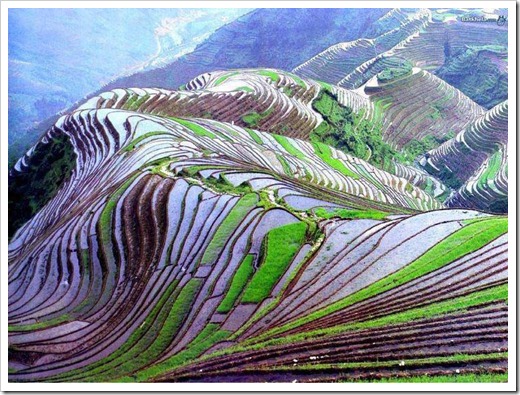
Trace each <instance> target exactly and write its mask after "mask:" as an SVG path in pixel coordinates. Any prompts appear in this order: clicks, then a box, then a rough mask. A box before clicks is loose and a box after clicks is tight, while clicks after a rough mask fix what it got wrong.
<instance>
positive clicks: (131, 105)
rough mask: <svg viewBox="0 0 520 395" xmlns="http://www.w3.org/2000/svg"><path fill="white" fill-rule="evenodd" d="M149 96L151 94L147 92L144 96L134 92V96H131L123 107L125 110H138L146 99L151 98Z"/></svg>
mask: <svg viewBox="0 0 520 395" xmlns="http://www.w3.org/2000/svg"><path fill="white" fill-rule="evenodd" d="M149 97H150V95H149V94H145V95H144V96H139V95H137V94H133V95H132V97H130V99H128V100H127V101H126V103H125V104H124V105H123V108H124V109H125V110H130V111H136V110H138V109H139V107H141V105H142V104H143V103H144V102H145V101H147V100H148V99H149Z"/></svg>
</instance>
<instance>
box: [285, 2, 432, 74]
mask: <svg viewBox="0 0 520 395" xmlns="http://www.w3.org/2000/svg"><path fill="white" fill-rule="evenodd" d="M430 14H431V12H430V11H429V10H417V12H415V13H412V14H404V13H403V12H402V11H399V10H397V12H394V13H393V15H394V16H395V15H401V18H402V19H401V20H399V21H397V20H396V21H395V22H394V23H395V25H396V26H392V28H391V30H388V31H385V32H383V33H382V34H381V35H378V36H376V37H375V38H360V39H357V40H355V41H350V42H343V43H339V44H336V45H333V46H331V47H330V48H327V49H326V50H325V51H323V52H321V53H319V54H318V55H316V56H314V57H312V58H311V59H309V60H307V61H306V62H305V63H303V64H301V65H299V66H298V67H296V68H295V69H294V70H293V72H294V73H296V74H298V75H300V76H302V77H304V78H313V79H319V80H322V81H325V82H328V83H332V84H338V83H339V82H340V81H341V80H342V79H343V78H344V77H345V75H347V74H349V73H350V72H352V71H353V70H354V69H355V68H356V67H358V66H360V65H361V64H363V63H365V62H367V61H368V60H370V59H373V58H374V57H376V56H378V55H379V54H381V53H384V52H386V51H388V50H390V49H391V48H393V47H394V46H396V45H397V44H399V43H401V42H402V41H403V40H406V39H407V38H408V37H410V36H413V35H416V34H418V33H419V32H420V31H421V29H422V28H424V26H425V25H426V24H427V23H428V19H429V18H430ZM385 19H386V18H385ZM376 31H377V29H376Z"/></svg>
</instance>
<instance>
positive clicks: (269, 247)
mask: <svg viewBox="0 0 520 395" xmlns="http://www.w3.org/2000/svg"><path fill="white" fill-rule="evenodd" d="M306 232H307V224H306V223H305V222H297V223H294V224H289V225H285V226H281V227H279V228H275V229H272V230H271V231H269V233H268V234H267V236H266V239H265V250H266V252H265V259H264V261H263V262H262V264H261V265H260V267H259V268H258V270H257V272H256V273H255V274H254V276H253V278H252V279H251V282H250V283H249V285H248V286H247V288H246V289H245V291H244V295H243V296H242V303H259V302H261V301H262V300H264V299H265V298H267V297H268V296H269V294H270V293H271V290H272V289H273V287H274V285H275V284H276V283H277V282H278V280H279V279H280V277H281V276H282V274H283V273H285V271H286V270H287V267H288V266H289V264H290V263H291V262H292V260H293V259H294V257H295V256H296V254H297V253H298V251H299V250H300V249H301V247H302V245H303V243H304V241H305V234H306Z"/></svg>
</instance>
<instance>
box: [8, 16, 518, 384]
mask: <svg viewBox="0 0 520 395" xmlns="http://www.w3.org/2000/svg"><path fill="white" fill-rule="evenodd" d="M122 10H123V9H122ZM273 12H274V11H273ZM273 12H267V11H265V10H264V11H262V12H256V11H255V12H252V13H250V14H247V15H245V16H243V17H241V18H240V19H238V20H237V21H234V22H233V23H231V24H229V25H226V27H224V28H222V29H221V30H219V31H217V32H215V33H214V34H213V35H211V37H210V40H209V41H205V42H204V43H203V44H201V46H200V47H198V49H197V50H195V51H194V52H193V53H192V54H188V55H186V56H184V57H182V58H180V59H178V60H176V61H175V62H173V63H172V64H170V65H168V66H167V67H165V68H164V69H161V70H160V72H159V71H157V73H155V74H153V78H152V75H148V77H149V78H152V80H149V79H146V78H145V79H144V80H143V81H144V82H149V81H152V82H153V83H150V84H148V83H139V82H140V81H139V78H138V76H137V75H133V76H131V77H128V79H125V80H124V81H127V82H132V83H131V84H128V85H124V86H110V87H109V88H108V89H106V90H105V91H102V92H98V93H96V94H93V95H91V96H90V97H89V98H85V99H84V100H82V101H81V102H80V103H79V104H78V105H77V106H75V108H73V109H70V111H67V112H66V113H65V114H63V115H61V116H60V117H59V118H58V119H57V120H56V121H55V122H53V123H52V126H50V127H49V128H48V129H47V130H46V131H45V133H44V134H43V135H41V137H40V138H39V139H38V141H37V142H36V144H34V145H33V146H32V148H30V149H29V150H28V151H27V152H26V153H25V155H23V156H22V157H20V158H19V159H18V160H17V161H16V162H15V164H14V165H13V166H12V167H11V168H10V169H9V179H8V193H9V200H8V207H7V210H8V212H7V214H8V218H9V224H8V237H9V244H8V251H7V253H6V258H7V262H8V265H7V266H8V267H7V268H5V269H6V273H7V276H6V280H5V281H6V282H8V300H7V301H6V302H7V303H6V305H7V308H8V328H7V329H8V331H7V332H8V333H7V337H8V350H7V352H8V379H9V383H13V385H15V386H16V385H19V384H20V383H21V384H28V383H33V384H35V385H38V383H55V384H57V383H108V382H112V383H150V384H152V383H155V384H156V387H157V383H205V382H211V383H229V382H241V383H265V382H277V383H278V382H287V383H324V382H326V383H337V384H340V383H344V384H345V387H341V388H347V389H348V388H349V387H348V385H346V383H367V382H382V383H385V382H405V383H409V382H410V383H411V382H419V383H434V382H470V383H480V382H491V383H505V382H509V383H511V377H510V376H509V369H508V368H509V363H508V360H509V353H508V351H509V348H508V347H509V339H508V330H509V328H508V318H509V307H510V304H509V303H508V298H509V286H508V258H509V249H508V237H509V232H508V228H509V219H508V168H509V166H508V165H509V154H508V147H509V146H510V145H511V144H510V142H509V140H508V127H509V126H510V125H509V119H508V99H507V72H508V68H507V28H508V27H507V24H506V25H505V26H503V25H499V24H497V23H479V24H477V23H473V24H472V23H463V22H461V19H460V18H461V17H462V16H463V17H469V16H475V17H480V16H482V15H484V16H485V15H488V16H489V15H502V10H480V9H479V10H472V9H457V10H453V9H388V10H375V11H374V12H373V13H369V14H366V15H363V18H361V14H360V13H361V11H359V10H357V11H352V12H351V13H348V14H349V15H353V16H359V17H360V19H359V20H357V21H355V23H354V22H353V24H352V28H351V30H349V31H346V32H344V33H342V34H340V33H339V32H338V31H335V30H334V29H333V27H332V26H328V27H327V29H325V30H324V35H325V36H324V37H323V38H322V39H321V40H318V41H317V42H315V43H314V44H313V45H311V46H309V47H305V50H303V49H302V51H303V52H302V54H299V55H298V56H296V55H294V51H295V48H296V49H297V48H298V46H297V44H294V45H293V46H292V49H291V51H290V52H288V56H289V55H290V57H291V58H290V59H274V58H276V56H281V55H279V52H280V51H282V49H283V48H285V47H286V46H290V45H289V44H290V43H292V42H295V43H297V42H298V34H297V33H298V32H301V30H302V29H304V27H303V26H302V25H301V24H297V23H296V22H295V24H296V25H297V27H294V26H292V24H290V25H288V26H286V28H284V29H282V28H280V27H279V28H277V29H276V31H277V32H280V31H281V30H283V31H284V32H286V33H287V34H286V37H285V36H284V37H283V38H284V39H286V40H287V42H286V43H284V44H283V45H282V44H276V45H274V44H273V45H274V47H273V48H274V49H273V53H272V54H271V55H269V56H272V57H273V59H271V58H264V57H263V56H264V55H262V54H263V52H262V51H261V48H264V46H266V47H269V45H271V44H272V43H271V38H270V37H271V35H269V34H267V33H266V30H268V27H269V26H273V25H274V24H276V23H277V22H279V21H282V22H283V21H286V20H288V18H289V16H291V15H293V16H298V15H299V16H301V17H302V21H305V20H308V18H309V15H310V14H311V13H312V12H311V11H309V9H306V10H305V12H304V11H302V10H299V11H298V12H297V13H294V12H293V14H291V9H286V10H283V12H282V11H281V12H280V15H278V16H277V18H274V17H273ZM316 12H317V14H316V15H317V17H320V18H324V17H325V16H326V14H327V11H326V9H323V10H320V11H319V12H318V11H316ZM330 12H331V14H330V18H331V20H332V21H336V22H337V23H339V22H338V21H339V20H342V19H341V15H343V14H342V12H340V11H338V10H335V11H334V12H332V11H330ZM269 15H271V16H269ZM266 18H267V19H269V18H271V19H269V21H268V22H269V23H268V22H267V19H266ZM263 19H266V20H265V21H264V22H265V24H263V25H262V26H261V27H258V26H257V29H259V30H260V31H262V32H264V33H263V34H262V35H259V36H255V33H254V31H253V30H248V29H246V28H247V27H248V26H249V25H250V24H252V25H253V26H256V25H255V24H254V23H253V22H252V21H256V23H257V24H258V23H261V22H262V21H263ZM302 23H303V22H302ZM460 25H463V26H460ZM475 25H477V26H475ZM313 26H314V25H313ZM239 27H241V28H242V29H240V28H239ZM340 27H341V28H344V29H347V28H348V26H346V25H345V22H344V21H343V22H342V24H340V25H338V26H337V29H339V28H340ZM466 27H467V29H466V30H464V29H463V28H466ZM477 27H480V30H479V29H477ZM309 29H311V27H309ZM312 29H314V27H312ZM312 29H311V30H312ZM316 34H317V33H316V31H314V30H312V31H310V32H308V35H309V36H313V35H316ZM244 35H246V36H248V39H247V40H245V39H244ZM219 37H220V38H219ZM233 37H235V38H234V39H233ZM246 38H247V37H246ZM281 38H282V37H277V39H278V40H280V39H281ZM233 40H235V41H233ZM244 40H245V41H244ZM230 42H233V45H231V44H230V47H229V48H227V49H226V50H223V49H222V50H220V49H219V48H221V47H223V46H225V45H226V43H228V44H229V43H230ZM251 42H255V43H258V42H260V43H262V45H261V46H260V47H258V48H257V49H258V53H255V57H254V59H253V58H252V59H251V60H250V63H251V64H250V63H249V60H248V61H247V62H246V61H245V60H244V59H245V58H244V57H246V56H247V54H250V53H253V52H254V48H253V47H249V46H247V45H246V44H247V43H251ZM331 43H334V44H331ZM325 44H326V45H325ZM330 45H332V46H330ZM246 47H247V48H246ZM327 47H329V48H328V49H326V48H327ZM200 48H203V49H204V48H205V49H206V50H207V51H206V52H205V51H202V50H201V49H200ZM255 48H256V47H255ZM302 48H303V47H302ZM309 48H311V49H312V51H311V49H309ZM241 49H243V50H244V52H243V53H242V52H240V50H241ZM308 52H312V53H308ZM277 54H278V55H277ZM231 55H233V57H231ZM304 55H305V58H304ZM228 56H229V57H230V58H229V62H227V63H226V61H225V60H226V57H228ZM190 59H191V60H193V62H194V65H193V67H192V65H191V63H190V62H191V60H190ZM197 59H198V60H199V61H197ZM200 59H203V61H200ZM204 59H205V60H204ZM266 59H267V60H269V61H272V62H273V63H277V64H278V65H279V66H276V65H274V66H269V64H270V62H268V61H267V60H266ZM294 59H299V60H298V62H297V63H299V64H300V66H297V67H296V68H294V67H295V64H296V62H295V61H294ZM303 59H306V60H303ZM244 62H245V63H247V64H245V63H244ZM472 62H473V63H472ZM243 63H244V64H243ZM470 63H471V64H474V65H475V67H474V70H476V72H479V73H480V72H482V73H481V74H482V75H478V76H477V75H473V76H471V77H470V76H469V72H468V70H470V69H471V66H470ZM215 64H217V65H222V67H215V68H214V69H210V66H212V65H215ZM477 66H478V67H477ZM291 68H294V69H293V70H292V71H289V69H291ZM176 70H177V71H178V74H177V75H174V74H173V73H175V72H176ZM166 72H168V73H170V72H171V73H172V75H171V76H170V77H168V78H166V79H165V80H164V84H162V83H161V79H160V78H159V77H160V76H164V75H165V74H164V73H166ZM483 74H485V75H483ZM143 75H144V74H143ZM183 76H184V77H186V76H189V79H188V78H186V79H185V80H183V82H180V83H179V84H178V85H179V86H177V87H173V86H171V84H172V81H177V80H178V79H180V78H181V77H182V78H184V77H183ZM504 76H505V77H504ZM148 77H147V78H148ZM486 78H487V80H486ZM484 80H486V81H487V82H488V83H487V84H484V83H483V84H482V85H481V86H482V90H480V91H479V90H476V89H474V88H471V86H472V84H474V83H482V82H483V81H484ZM121 81H123V80H121ZM143 81H141V82H143ZM133 82H135V84H134V83H133ZM504 91H505V92H506V93H505V96H504ZM6 287H7V284H6ZM6 326H7V324H6ZM152 387H153V386H152ZM78 388H81V387H78ZM172 388H173V390H176V389H178V388H179V387H176V386H175V385H174V384H172ZM193 388H195V387H193ZM259 388H260V387H259ZM295 388H296V387H295ZM299 388H304V387H299ZM299 388H298V389H299ZM338 388H339V386H338Z"/></svg>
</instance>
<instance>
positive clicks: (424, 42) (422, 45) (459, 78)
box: [293, 9, 507, 108]
mask: <svg viewBox="0 0 520 395" xmlns="http://www.w3.org/2000/svg"><path fill="white" fill-rule="evenodd" d="M497 12H499V15H505V16H507V12H505V13H504V12H503V11H502V10H499V11H497ZM387 15H388V16H385V17H383V18H381V20H380V21H384V20H387V19H388V20H389V21H390V20H391V21H393V25H392V27H393V29H390V30H386V31H385V30H381V29H378V28H377V25H376V24H374V25H373V26H374V27H373V29H372V31H369V34H374V36H373V37H368V36H364V37H362V38H360V39H357V40H354V41H350V42H342V43H338V44H335V45H333V46H331V47H330V48H328V49H326V50H325V51H323V52H321V53H319V54H318V55H316V56H314V57H312V58H310V59H309V60H307V61H306V62H304V63H302V64H301V65H299V66H297V67H296V68H295V69H294V70H293V72H295V73H296V74H298V75H300V76H302V77H309V78H315V79H321V80H323V81H325V82H329V83H334V84H338V85H339V86H342V87H344V88H347V89H356V88H359V87H360V86H361V85H363V84H364V83H365V82H367V81H368V80H369V79H371V78H372V77H374V76H375V75H376V74H377V73H379V72H381V71H383V70H384V69H385V68H388V67H393V65H395V64H398V63H401V62H403V61H408V62H411V63H412V65H413V66H415V67H420V68H423V69H426V70H429V71H431V72H433V73H435V74H436V75H438V76H439V77H441V78H442V79H445V81H446V82H448V83H450V84H451V85H453V86H454V87H456V88H458V89H460V90H461V91H462V92H464V93H465V94H466V95H467V96H469V97H470V98H471V99H472V100H474V101H476V102H478V103H479V104H481V105H484V106H485V107H486V108H490V107H492V106H493V105H494V104H497V103H496V102H494V100H499V101H502V100H504V99H505V98H507V89H506V86H507V70H506V65H507V62H506V61H505V60H504V59H505V58H506V57H505V56H503V54H502V53H503V51H504V48H505V47H507V26H499V25H498V24H497V23H466V22H463V21H462V19H461V18H464V17H469V16H475V17H487V18H492V17H493V18H496V17H497V15H496V14H493V15H488V14H487V13H486V12H485V11H483V10H429V9H421V10H418V9H412V10H399V9H394V10H392V11H391V12H389V13H388V14H387ZM378 22H379V21H378ZM383 24H384V23H383ZM378 33H379V34H378ZM475 69H478V70H480V71H481V72H475ZM469 70H472V72H470V73H468V71H469ZM476 87H485V88H484V89H477V88H476ZM495 98H498V99H495Z"/></svg>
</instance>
